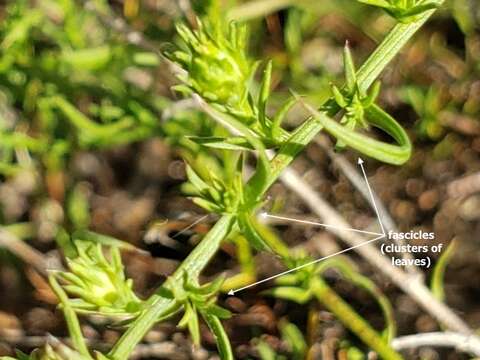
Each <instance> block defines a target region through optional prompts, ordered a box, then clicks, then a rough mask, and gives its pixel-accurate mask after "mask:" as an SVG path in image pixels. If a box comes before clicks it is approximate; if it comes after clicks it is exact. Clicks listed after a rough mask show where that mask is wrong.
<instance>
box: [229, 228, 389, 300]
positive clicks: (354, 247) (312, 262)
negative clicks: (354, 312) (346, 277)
mask: <svg viewBox="0 0 480 360" xmlns="http://www.w3.org/2000/svg"><path fill="white" fill-rule="evenodd" d="M384 237H385V235H380V236H378V237H376V238H374V239H371V240H368V241H365V242H363V243H361V244H358V245H355V246H352V247H349V248H347V249H343V250H341V251H338V252H336V253H333V254H330V255H327V256H325V257H322V258H320V259H317V260H313V261H311V262H309V263H306V264H303V265H300V266H297V267H296V268H293V269H290V270H286V271H284V272H281V273H280V274H276V275H273V276H270V277H268V278H265V279H262V280H260V281H257V282H255V283H253V284H250V285H247V286H244V287H242V288H239V289H236V290H233V289H232V290H230V291H229V292H228V295H235V293H237V292H239V291H242V290H245V289H248V288H251V287H253V286H256V285H258V284H261V283H264V282H267V281H270V280H273V279H275V278H277V277H280V276H282V275H286V274H289V273H291V272H294V271H297V270H300V269H303V268H304V267H307V266H310V265H313V264H317V263H319V262H320V261H323V260H327V259H330V258H332V257H334V256H337V255H340V254H343V253H346V252H348V251H350V250H353V249H357V248H359V247H361V246H364V245H367V244H370V243H372V242H374V241H378V240H380V239H383V238H384Z"/></svg>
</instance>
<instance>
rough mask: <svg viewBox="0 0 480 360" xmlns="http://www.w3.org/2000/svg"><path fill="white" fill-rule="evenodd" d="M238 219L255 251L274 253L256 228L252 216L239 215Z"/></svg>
mask: <svg viewBox="0 0 480 360" xmlns="http://www.w3.org/2000/svg"><path fill="white" fill-rule="evenodd" d="M237 219H238V225H239V226H240V230H241V231H242V233H243V235H244V236H245V238H247V240H248V241H249V242H250V244H252V246H253V247H254V248H255V249H257V250H259V251H264V250H267V251H272V249H271V248H270V247H269V246H268V244H267V243H266V242H265V240H264V239H263V237H262V236H261V235H260V234H259V233H258V231H257V229H256V228H255V226H254V224H253V221H252V219H251V215H250V214H248V213H240V214H238V215H237Z"/></svg>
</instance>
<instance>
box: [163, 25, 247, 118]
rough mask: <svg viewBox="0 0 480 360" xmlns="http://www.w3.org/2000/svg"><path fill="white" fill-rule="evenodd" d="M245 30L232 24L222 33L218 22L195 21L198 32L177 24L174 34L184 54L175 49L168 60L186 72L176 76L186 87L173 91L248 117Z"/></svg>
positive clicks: (243, 27) (222, 30)
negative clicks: (192, 94)
mask: <svg viewBox="0 0 480 360" xmlns="http://www.w3.org/2000/svg"><path fill="white" fill-rule="evenodd" d="M246 30H247V29H246V27H245V26H239V25H235V24H232V25H231V26H230V28H229V30H228V32H225V31H224V29H223V28H222V24H221V23H218V22H215V23H211V22H210V21H208V20H205V21H198V29H197V30H193V31H192V30H190V29H189V28H188V27H187V26H186V25H182V24H180V25H178V26H177V33H178V34H179V35H180V37H181V38H182V40H183V41H184V43H185V45H186V46H187V48H188V51H180V50H179V51H176V52H174V53H173V54H171V55H170V57H171V58H172V59H174V60H175V61H177V62H178V63H179V64H181V65H182V67H183V68H184V69H185V70H186V72H187V73H186V74H181V75H179V76H180V79H181V80H182V81H183V82H184V84H185V86H187V88H185V87H182V86H180V87H178V86H177V87H176V89H177V90H183V91H186V92H187V93H188V92H191V91H193V92H196V93H198V94H200V95H201V96H202V97H204V98H205V99H208V100H209V101H211V102H213V103H215V104H218V105H219V106H222V107H225V109H226V110H227V111H229V112H231V113H234V114H236V115H238V116H240V117H242V118H246V119H249V118H251V117H252V109H251V107H250V104H249V103H248V100H249V99H248V82H249V78H250V77H251V76H252V68H253V67H252V64H251V63H250V61H249V59H248V58H247V56H246V53H245V47H246V35H247V34H246ZM232 89H236V91H232Z"/></svg>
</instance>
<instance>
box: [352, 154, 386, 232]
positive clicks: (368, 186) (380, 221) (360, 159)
mask: <svg viewBox="0 0 480 360" xmlns="http://www.w3.org/2000/svg"><path fill="white" fill-rule="evenodd" d="M363 163H364V161H363V159H362V158H358V165H360V168H361V169H362V173H363V177H364V178H365V182H366V183H367V188H368V193H369V194H370V198H371V199H372V205H373V208H374V209H375V214H377V219H378V223H379V224H380V228H381V229H382V234H383V235H385V229H384V227H383V223H382V219H381V218H380V213H379V212H378V208H377V203H376V202H375V198H374V196H373V192H372V188H371V187H370V183H369V182H368V178H367V174H366V172H365V168H364V167H363Z"/></svg>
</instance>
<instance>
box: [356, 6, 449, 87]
mask: <svg viewBox="0 0 480 360" xmlns="http://www.w3.org/2000/svg"><path fill="white" fill-rule="evenodd" d="M443 2H444V0H438V1H437V3H438V5H439V6H440V5H442V4H443ZM434 12H435V10H428V11H426V12H425V13H424V14H422V16H420V17H419V18H418V19H417V20H416V21H413V22H410V23H408V24H401V23H399V24H397V25H396V26H395V27H394V28H393V29H392V31H390V33H389V34H388V35H387V36H386V37H385V39H383V41H382V43H381V44H380V45H379V46H378V47H377V48H376V49H375V51H374V52H373V53H372V55H370V56H369V58H368V59H367V60H366V61H365V62H364V63H363V65H362V67H361V68H360V69H359V70H358V72H357V81H358V84H359V88H360V89H359V90H360V91H361V92H365V91H367V90H368V88H369V87H370V86H371V85H372V84H373V82H374V81H375V80H376V79H377V77H378V76H379V75H380V73H381V72H382V71H383V69H385V67H386V66H387V65H388V64H389V63H390V62H391V61H392V59H393V58H394V57H395V56H396V55H397V54H398V53H399V52H400V50H401V49H402V48H403V46H404V45H405V44H406V43H407V42H408V40H410V39H411V37H412V36H413V35H414V34H415V33H416V32H417V31H418V30H419V29H420V28H421V27H422V26H423V24H425V22H426V21H427V20H428V19H429V18H430V16H432V14H433V13H434Z"/></svg>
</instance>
